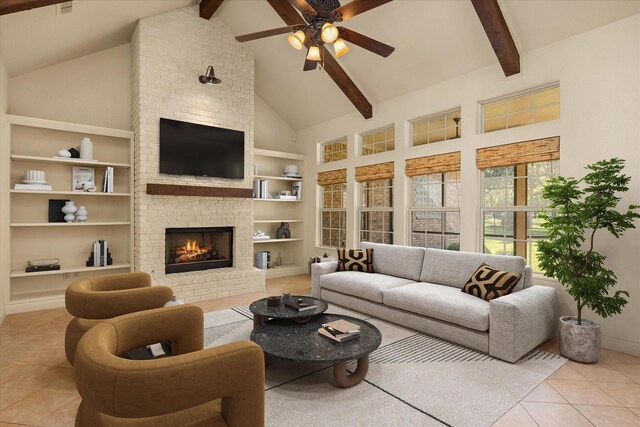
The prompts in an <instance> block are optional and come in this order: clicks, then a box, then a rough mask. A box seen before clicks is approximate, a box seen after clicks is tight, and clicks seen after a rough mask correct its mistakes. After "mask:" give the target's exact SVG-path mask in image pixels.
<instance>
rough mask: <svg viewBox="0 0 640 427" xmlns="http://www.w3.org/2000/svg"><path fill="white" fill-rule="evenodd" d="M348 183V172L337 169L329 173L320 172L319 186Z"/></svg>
mask: <svg viewBox="0 0 640 427" xmlns="http://www.w3.org/2000/svg"><path fill="white" fill-rule="evenodd" d="M346 183H347V170H346V169H337V170H333V171H327V172H318V184H319V185H335V184H346Z"/></svg>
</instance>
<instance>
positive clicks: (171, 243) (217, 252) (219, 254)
mask: <svg viewBox="0 0 640 427" xmlns="http://www.w3.org/2000/svg"><path fill="white" fill-rule="evenodd" d="M165 254H166V256H165V274H170V273H184V272H187V271H199V270H208V269H211V268H223V267H233V227H198V228H167V229H165Z"/></svg>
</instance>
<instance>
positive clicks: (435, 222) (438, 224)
mask: <svg viewBox="0 0 640 427" xmlns="http://www.w3.org/2000/svg"><path fill="white" fill-rule="evenodd" d="M405 174H406V175H407V176H408V177H409V178H411V206H410V208H409V227H410V229H409V244H410V245H411V246H419V247H423V248H437V249H450V250H460V208H459V206H460V202H459V198H460V196H459V192H458V186H459V183H460V152H459V151H458V152H454V153H446V154H438V155H435V156H426V157H418V158H416V159H409V160H407V161H406V165H405Z"/></svg>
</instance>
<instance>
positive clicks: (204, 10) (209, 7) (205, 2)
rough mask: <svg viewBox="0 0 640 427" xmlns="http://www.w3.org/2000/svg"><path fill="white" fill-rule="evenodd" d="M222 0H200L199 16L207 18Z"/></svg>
mask: <svg viewBox="0 0 640 427" xmlns="http://www.w3.org/2000/svg"><path fill="white" fill-rule="evenodd" d="M223 1H224V0H202V1H201V2H200V18H202V19H206V20H209V19H211V17H212V16H213V14H214V13H216V10H218V8H219V7H220V5H221V4H222V2H223Z"/></svg>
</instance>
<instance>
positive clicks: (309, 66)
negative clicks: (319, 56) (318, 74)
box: [302, 59, 318, 71]
mask: <svg viewBox="0 0 640 427" xmlns="http://www.w3.org/2000/svg"><path fill="white" fill-rule="evenodd" d="M317 66H318V61H312V60H310V59H305V60H304V67H302V71H311V70H315V69H316V67H317Z"/></svg>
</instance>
